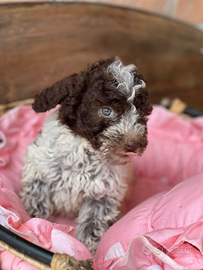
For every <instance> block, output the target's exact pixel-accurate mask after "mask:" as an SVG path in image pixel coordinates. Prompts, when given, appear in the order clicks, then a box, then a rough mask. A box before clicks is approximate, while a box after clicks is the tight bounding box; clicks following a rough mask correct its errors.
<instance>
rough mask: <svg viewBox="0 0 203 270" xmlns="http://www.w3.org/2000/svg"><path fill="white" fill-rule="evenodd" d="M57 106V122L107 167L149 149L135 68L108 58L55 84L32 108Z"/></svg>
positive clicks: (145, 104)
mask: <svg viewBox="0 0 203 270" xmlns="http://www.w3.org/2000/svg"><path fill="white" fill-rule="evenodd" d="M57 104H61V107H60V109H59V120H60V121H61V123H62V124H64V125H67V126H68V127H69V128H70V129H71V130H72V131H73V132H74V133H75V134H77V135H80V136H82V137H84V138H86V139H87V140H88V141H89V142H90V143H91V144H92V146H93V147H94V148H95V149H96V150H98V151H100V154H101V155H102V156H103V158H104V159H106V160H108V161H109V162H110V163H111V164H115V165H119V164H125V163H126V162H127V161H128V160H129V156H131V155H134V154H136V155H141V154H142V152H143V151H144V149H145V148H146V146H147V127H146V122H147V119H146V116H147V115H149V114H150V113H151V110H152V107H151V105H150V103H149V98H148V92H147V90H146V87H145V83H144V81H143V79H142V77H141V76H140V75H138V74H137V73H136V68H135V66H134V65H128V66H124V65H123V64H122V62H121V61H120V59H118V58H112V59H108V60H102V61H99V62H96V63H93V64H92V65H89V66H88V67H87V68H86V69H85V70H84V71H83V72H81V73H79V74H74V75H72V76H70V77H67V78H65V79H63V80H62V81H60V82H57V83H56V84H54V85H53V86H52V87H50V88H47V89H45V90H44V91H43V92H42V93H41V94H40V95H39V96H36V98H35V103H34V104H33V109H34V110H35V111H37V112H44V111H47V110H50V109H52V108H54V107H55V106H56V105H57Z"/></svg>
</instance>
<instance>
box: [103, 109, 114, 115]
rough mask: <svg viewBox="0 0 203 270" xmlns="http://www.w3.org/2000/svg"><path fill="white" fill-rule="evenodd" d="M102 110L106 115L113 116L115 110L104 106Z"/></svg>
mask: <svg viewBox="0 0 203 270" xmlns="http://www.w3.org/2000/svg"><path fill="white" fill-rule="evenodd" d="M101 112H102V114H103V115H104V116H106V117H108V116H113V111H112V110H111V109H108V108H103V109H102V111H101Z"/></svg>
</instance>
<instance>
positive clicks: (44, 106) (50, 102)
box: [32, 74, 82, 112]
mask: <svg viewBox="0 0 203 270" xmlns="http://www.w3.org/2000/svg"><path fill="white" fill-rule="evenodd" d="M81 85H82V83H81V79H80V75H78V74H74V75H72V76H70V77H67V78H65V79H63V80H61V81H59V82H57V83H55V84H54V85H52V86H51V87H48V88H46V89H44V90H43V91H42V92H41V93H40V94H39V95H36V96H35V101H34V103H33V105H32V108H33V109H34V110H35V111H36V112H46V111H48V110H51V109H52V108H54V107H56V105H58V104H60V103H61V102H62V101H63V99H64V98H66V97H68V99H69V100H70V103H71V99H74V98H75V95H76V93H77V92H78V89H75V88H78V87H81Z"/></svg>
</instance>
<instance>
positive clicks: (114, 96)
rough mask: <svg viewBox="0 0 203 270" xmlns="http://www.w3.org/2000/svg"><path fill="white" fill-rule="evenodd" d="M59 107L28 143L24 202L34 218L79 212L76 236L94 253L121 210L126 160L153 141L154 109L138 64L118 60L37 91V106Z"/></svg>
mask: <svg viewBox="0 0 203 270" xmlns="http://www.w3.org/2000/svg"><path fill="white" fill-rule="evenodd" d="M58 104H60V105H61V106H60V108H59V109H58V110H57V111H55V112H53V113H51V114H50V116H49V118H48V119H47V120H46V122H45V123H44V127H43V130H42V132H41V133H40V134H39V136H38V138H37V140H36V141H35V142H34V143H33V144H32V145H30V146H29V148H28V151H27V154H26V157H25V166H24V169H23V179H22V184H23V192H22V193H21V196H22V201H23V203H24V206H25V209H26V210H27V212H28V213H29V214H30V215H31V216H32V217H41V218H44V219H49V218H50V217H51V216H52V215H54V214H58V213H59V214H63V215H66V216H69V217H75V216H78V219H77V221H78V226H77V228H76V237H77V238H78V239H79V240H80V241H82V242H83V243H84V244H85V245H86V246H87V248H89V250H90V252H91V253H92V254H94V253H95V251H96V247H97V244H98V242H99V241H100V239H101V237H102V235H103V234H104V232H105V231H106V230H107V229H108V228H109V226H110V225H111V224H112V223H114V222H115V220H116V217H117V215H118V213H119V211H118V208H119V205H120V202H121V200H122V199H123V197H124V194H125V191H126V183H125V181H124V174H125V169H124V168H125V166H124V165H125V164H127V162H128V161H129V160H130V156H131V155H141V154H142V153H143V151H144V149H145V148H146V146H147V127H146V122H147V119H146V116H147V115H149V114H150V113H151V110H152V107H151V105H150V103H149V99H148V93H147V90H146V87H145V83H144V81H143V79H142V77H141V76H140V75H138V74H137V73H136V68H135V66H134V65H128V66H124V65H123V64H122V62H121V61H120V60H119V59H118V58H112V59H108V60H102V61H98V62H96V63H93V64H92V65H89V66H88V67H87V68H86V69H85V70H84V71H83V72H81V73H79V74H74V75H72V76H70V77H67V78H65V79H63V80H61V81H59V82H57V83H55V84H54V85H53V86H52V87H50V88H47V89H45V90H44V91H42V93H41V94H39V95H38V96H36V98H35V102H34V104H33V109H34V110H35V111H36V112H45V111H47V110H50V109H52V108H54V107H55V106H56V105H58Z"/></svg>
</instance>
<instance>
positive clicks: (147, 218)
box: [0, 107, 203, 270]
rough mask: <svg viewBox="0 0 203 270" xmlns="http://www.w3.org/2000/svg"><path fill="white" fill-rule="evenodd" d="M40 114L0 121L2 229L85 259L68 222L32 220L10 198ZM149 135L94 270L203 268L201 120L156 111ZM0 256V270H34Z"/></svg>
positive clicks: (19, 111) (14, 114)
mask: <svg viewBox="0 0 203 270" xmlns="http://www.w3.org/2000/svg"><path fill="white" fill-rule="evenodd" d="M45 116H46V114H36V113H35V112H34V111H33V110H32V109H31V108H30V107H19V108H15V109H14V110H12V111H10V112H9V113H7V114H6V115H4V116H3V117H1V118H0V186H1V189H0V223H1V224H2V225H4V226H6V227H7V228H9V229H11V230H13V231H14V232H16V233H19V234H20V235H21V236H23V237H25V238H27V239H29V240H30V241H32V242H34V243H37V244H38V245H41V246H43V247H45V248H47V249H49V250H52V251H53V252H59V253H63V252H65V253H68V254H70V255H72V256H74V257H75V258H76V259H87V258H91V255H90V253H89V251H88V250H87V249H86V247H85V246H84V245H83V244H82V243H80V242H79V241H77V240H76V239H75V237H74V228H73V227H71V226H70V221H67V220H64V219H63V220H62V219H61V218H56V219H55V222H56V223H58V224H56V223H51V222H48V221H45V220H42V219H30V217H29V216H28V215H27V213H26V212H25V210H24V208H23V206H22V204H21V202H20V199H19V198H18V196H17V195H16V194H18V193H19V191H20V189H21V184H20V179H21V168H22V166H23V156H24V154H25V151H26V148H27V146H28V145H29V144H30V143H31V142H32V141H34V140H35V138H36V136H37V134H38V132H39V131H40V129H41V127H42V124H43V121H44V118H45ZM148 129H149V136H148V138H149V145H148V148H147V150H146V151H145V153H144V154H143V156H142V157H138V158H135V159H134V161H133V164H134V174H135V179H136V180H135V181H134V180H133V181H132V183H130V189H129V191H128V194H127V196H126V199H125V201H124V209H125V212H128V211H129V210H130V209H133V210H131V211H130V212H129V213H128V214H126V215H125V216H124V217H123V218H122V219H121V220H119V221H118V222H117V223H116V224H115V225H114V226H112V227H111V228H110V229H109V230H108V232H107V233H106V234H105V235H104V237H103V239H102V241H101V243H100V244H99V246H98V250H97V253H96V255H95V258H94V260H95V269H141V270H142V269H143V270H144V269H147V270H150V269H159V270H160V269H167V270H168V269H185V268H187V269H201V268H203V256H202V254H203V246H202V243H203V241H202V240H203V239H202V233H201V231H202V229H201V226H202V222H203V220H202V219H203V218H202V214H201V209H202V206H203V196H201V190H202V189H203V174H201V173H203V135H202V134H203V118H201V117H199V118H196V119H191V120H183V119H181V118H180V117H178V116H175V115H173V114H171V113H170V112H168V111H166V110H165V109H163V108H161V107H154V110H153V113H152V115H151V116H150V119H149V122H148ZM188 177H190V178H189V179H188V180H187V181H183V180H184V179H187V178H188ZM178 183H180V184H178ZM177 184H178V185H177ZM167 191H168V192H167ZM158 192H161V193H158ZM157 193H158V194H157ZM154 194H156V195H154ZM152 195H154V196H153V197H151V196H152ZM149 197H151V198H150V199H148V198H149ZM145 199H148V200H146V201H144V200H145ZM143 201H144V202H143ZM140 202H142V203H141V204H139V203H140ZM138 204H139V205H138ZM135 206H136V207H135ZM134 207H135V208H134ZM62 223H64V224H62ZM72 224H74V223H72ZM61 239H63V241H61ZM180 250H181V252H180ZM0 252H1V269H3V270H4V269H5V270H7V269H15V270H18V269H21V270H23V269H26V270H27V269H33V270H34V269H36V268H35V267H32V266H29V265H28V264H27V263H25V262H23V261H21V260H20V259H18V258H16V257H15V256H13V255H11V254H10V253H8V252H7V251H4V250H1V251H0Z"/></svg>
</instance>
